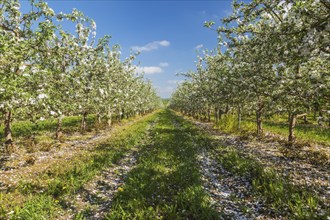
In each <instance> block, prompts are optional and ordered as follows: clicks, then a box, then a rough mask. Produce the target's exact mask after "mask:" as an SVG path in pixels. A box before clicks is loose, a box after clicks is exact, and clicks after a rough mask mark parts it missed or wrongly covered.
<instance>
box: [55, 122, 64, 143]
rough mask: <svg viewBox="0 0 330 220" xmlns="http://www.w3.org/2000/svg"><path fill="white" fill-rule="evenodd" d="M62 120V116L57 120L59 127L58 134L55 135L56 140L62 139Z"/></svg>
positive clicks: (57, 128) (57, 127)
mask: <svg viewBox="0 0 330 220" xmlns="http://www.w3.org/2000/svg"><path fill="white" fill-rule="evenodd" d="M62 119H63V117H62V116H60V117H58V118H57V126H56V134H55V139H56V140H59V139H60V137H61V136H62Z"/></svg>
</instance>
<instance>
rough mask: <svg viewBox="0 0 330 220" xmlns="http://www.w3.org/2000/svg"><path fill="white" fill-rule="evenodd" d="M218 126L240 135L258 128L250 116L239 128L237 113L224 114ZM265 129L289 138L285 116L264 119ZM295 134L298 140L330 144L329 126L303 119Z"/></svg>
mask: <svg viewBox="0 0 330 220" xmlns="http://www.w3.org/2000/svg"><path fill="white" fill-rule="evenodd" d="M243 119H244V118H243ZM216 127H217V128H219V129H220V130H222V131H224V132H228V133H236V134H240V135H246V134H253V133H255V132H256V128H257V126H256V123H255V121H254V119H253V118H251V117H249V118H246V119H245V120H242V123H241V129H240V130H239V129H238V122H237V116H236V115H225V116H223V118H222V119H221V120H220V121H219V124H218V125H216ZM263 129H264V132H270V133H274V134H278V135H280V136H283V137H284V138H287V136H288V135H289V126H288V122H286V120H285V119H284V118H283V117H274V118H272V119H268V120H264V122H263ZM295 135H296V138H297V140H298V141H305V142H311V143H319V144H326V145H330V128H329V127H320V126H318V125H316V124H315V123H314V124H312V123H310V124H303V123H302V121H298V123H297V125H296V128H295Z"/></svg>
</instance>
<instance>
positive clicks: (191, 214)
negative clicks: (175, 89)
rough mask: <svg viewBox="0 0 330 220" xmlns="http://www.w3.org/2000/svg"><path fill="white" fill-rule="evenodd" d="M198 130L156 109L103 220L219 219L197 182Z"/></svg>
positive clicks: (199, 182) (198, 178)
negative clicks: (151, 126)
mask: <svg viewBox="0 0 330 220" xmlns="http://www.w3.org/2000/svg"><path fill="white" fill-rule="evenodd" d="M196 132H197V131H196V130H195V129H193V128H192V127H191V125H189V124H187V123H186V122H183V121H182V119H181V118H179V117H178V116H175V115H173V114H172V113H171V112H170V111H169V110H165V111H163V112H160V113H159V121H158V123H157V125H156V127H155V128H154V129H153V130H152V132H151V134H150V137H149V138H150V144H149V145H145V146H144V147H143V149H142V150H141V152H140V154H139V158H138V161H137V162H138V165H137V167H136V168H134V169H133V170H132V171H131V172H130V173H129V174H128V176H127V180H126V183H125V185H124V187H123V190H122V191H120V192H118V193H117V195H116V197H115V200H114V203H113V205H112V210H111V211H110V213H109V214H108V216H107V219H160V218H163V219H219V218H220V216H219V213H217V212H216V211H215V210H214V209H212V207H211V205H210V201H209V197H208V195H207V194H206V193H205V192H204V190H203V188H202V185H201V175H200V173H199V166H198V162H197V159H196V157H197V153H198V149H197V146H198V145H199V144H198V142H199V141H200V140H199V139H198V135H197V136H195V135H194V134H195V133H196Z"/></svg>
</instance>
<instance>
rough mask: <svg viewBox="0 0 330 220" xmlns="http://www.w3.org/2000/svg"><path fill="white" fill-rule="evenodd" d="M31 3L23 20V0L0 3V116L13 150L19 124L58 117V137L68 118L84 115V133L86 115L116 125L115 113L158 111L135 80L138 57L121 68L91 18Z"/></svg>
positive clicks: (149, 91)
mask: <svg viewBox="0 0 330 220" xmlns="http://www.w3.org/2000/svg"><path fill="white" fill-rule="evenodd" d="M29 3H30V6H31V9H30V11H28V12H24V13H23V12H22V9H21V7H20V1H18V0H4V1H1V3H0V111H1V113H2V114H3V116H4V122H5V126H4V129H5V132H4V133H5V138H6V140H5V141H6V144H7V145H10V144H12V143H13V138H12V132H11V122H12V120H13V118H15V119H17V120H27V119H28V120H31V121H33V122H35V121H38V120H44V119H47V118H57V119H58V129H57V133H58V132H60V130H61V120H62V118H63V116H67V115H82V118H83V120H82V130H84V129H85V128H86V117H87V115H88V114H97V115H98V118H99V119H102V118H105V119H107V123H108V125H109V126H110V125H111V118H112V116H113V115H114V114H115V115H117V116H119V117H123V116H124V115H125V116H128V115H135V114H143V113H146V112H148V111H151V110H153V109H155V108H157V107H158V106H159V104H160V99H159V98H158V97H157V96H156V92H155V90H154V89H153V88H152V85H151V83H150V82H148V81H145V80H144V79H143V77H142V76H139V75H137V74H136V73H135V68H134V65H133V64H132V61H133V60H134V58H135V56H134V55H131V56H130V57H128V58H126V59H125V60H124V61H122V60H121V58H120V54H121V53H120V50H119V46H117V45H115V46H112V47H110V46H109V39H110V37H109V36H104V37H103V38H101V39H96V32H95V31H96V24H95V22H94V21H93V20H92V19H90V18H88V17H86V16H85V15H84V14H83V13H82V12H80V11H78V10H76V9H74V10H73V11H72V13H69V14H64V13H55V12H54V11H53V10H52V9H51V8H50V7H49V6H48V5H47V3H46V2H43V1H32V0H31V1H30V2H29ZM64 26H65V27H67V29H65V28H63V27H64ZM70 27H71V28H70ZM71 30H72V31H71Z"/></svg>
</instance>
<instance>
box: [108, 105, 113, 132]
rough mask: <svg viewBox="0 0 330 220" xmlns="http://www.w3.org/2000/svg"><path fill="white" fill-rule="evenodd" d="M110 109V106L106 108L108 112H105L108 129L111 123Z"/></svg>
mask: <svg viewBox="0 0 330 220" xmlns="http://www.w3.org/2000/svg"><path fill="white" fill-rule="evenodd" d="M111 119H112V111H111V108H110V107H109V108H108V114H107V128H108V129H110V128H111V124H112V120H111Z"/></svg>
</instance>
